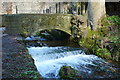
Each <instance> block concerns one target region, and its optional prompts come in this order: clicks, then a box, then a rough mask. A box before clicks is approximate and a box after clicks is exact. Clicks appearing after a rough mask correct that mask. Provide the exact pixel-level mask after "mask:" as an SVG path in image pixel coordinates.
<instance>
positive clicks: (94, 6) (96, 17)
mask: <svg viewBox="0 0 120 80" xmlns="http://www.w3.org/2000/svg"><path fill="white" fill-rule="evenodd" d="M92 1H93V0H89V2H88V25H89V26H90V28H91V29H92V30H95V29H96V28H97V27H98V26H99V25H100V21H101V19H102V18H103V17H105V14H106V11H105V0H101V2H100V1H99V0H96V2H92Z"/></svg>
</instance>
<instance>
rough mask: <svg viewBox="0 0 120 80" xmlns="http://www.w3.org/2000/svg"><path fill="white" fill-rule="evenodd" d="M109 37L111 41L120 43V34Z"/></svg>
mask: <svg viewBox="0 0 120 80" xmlns="http://www.w3.org/2000/svg"><path fill="white" fill-rule="evenodd" d="M109 39H110V41H111V42H113V43H115V44H119V43H120V38H119V37H118V36H110V37H109Z"/></svg>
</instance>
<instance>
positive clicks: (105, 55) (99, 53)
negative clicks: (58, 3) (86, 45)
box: [96, 48, 111, 59]
mask: <svg viewBox="0 0 120 80" xmlns="http://www.w3.org/2000/svg"><path fill="white" fill-rule="evenodd" d="M96 55H97V56H100V57H102V58H106V59H108V58H110V57H111V53H110V52H109V51H108V50H107V49H106V48H99V49H97V50H96Z"/></svg>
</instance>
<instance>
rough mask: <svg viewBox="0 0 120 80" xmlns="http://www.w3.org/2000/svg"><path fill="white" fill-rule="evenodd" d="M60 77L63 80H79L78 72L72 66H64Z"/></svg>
mask: <svg viewBox="0 0 120 80" xmlns="http://www.w3.org/2000/svg"><path fill="white" fill-rule="evenodd" d="M59 76H60V78H62V79H68V78H77V71H76V70H74V69H73V68H71V67H70V66H63V67H61V69H60V72H59Z"/></svg>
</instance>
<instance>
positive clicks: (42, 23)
mask: <svg viewBox="0 0 120 80" xmlns="http://www.w3.org/2000/svg"><path fill="white" fill-rule="evenodd" d="M1 16H2V26H5V27H6V28H7V33H9V34H23V35H30V34H34V33H36V32H38V31H40V30H43V29H59V30H62V31H65V32H67V33H69V34H70V26H71V25H70V16H71V15H65V14H12V15H1Z"/></svg>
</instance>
